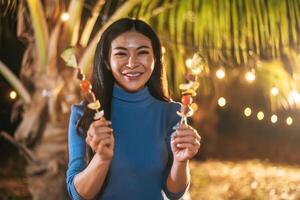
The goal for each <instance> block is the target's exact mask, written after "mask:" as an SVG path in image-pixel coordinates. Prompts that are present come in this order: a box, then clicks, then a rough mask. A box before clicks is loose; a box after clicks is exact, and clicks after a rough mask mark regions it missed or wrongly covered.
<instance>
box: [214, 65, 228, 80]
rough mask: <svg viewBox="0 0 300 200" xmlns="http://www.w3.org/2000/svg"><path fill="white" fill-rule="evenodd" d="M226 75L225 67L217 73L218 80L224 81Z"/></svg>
mask: <svg viewBox="0 0 300 200" xmlns="http://www.w3.org/2000/svg"><path fill="white" fill-rule="evenodd" d="M225 75H226V73H225V69H224V68H223V67H221V68H220V69H218V70H217V71H216V76H217V77H218V79H223V78H224V77H225Z"/></svg>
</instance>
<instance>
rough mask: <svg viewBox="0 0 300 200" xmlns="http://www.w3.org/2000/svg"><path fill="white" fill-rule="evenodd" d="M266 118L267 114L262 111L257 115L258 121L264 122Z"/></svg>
mask: <svg viewBox="0 0 300 200" xmlns="http://www.w3.org/2000/svg"><path fill="white" fill-rule="evenodd" d="M264 117H265V114H264V113H263V112H262V111H259V112H258V113H257V119H258V120H263V118H264Z"/></svg>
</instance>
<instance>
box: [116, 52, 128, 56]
mask: <svg viewBox="0 0 300 200" xmlns="http://www.w3.org/2000/svg"><path fill="white" fill-rule="evenodd" d="M114 56H126V53H125V52H116V53H115V54H114Z"/></svg>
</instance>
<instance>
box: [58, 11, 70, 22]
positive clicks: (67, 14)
mask: <svg viewBox="0 0 300 200" xmlns="http://www.w3.org/2000/svg"><path fill="white" fill-rule="evenodd" d="M60 19H61V20H62V21H64V22H66V21H68V20H69V19H70V15H69V13H67V12H63V13H62V14H61V16H60Z"/></svg>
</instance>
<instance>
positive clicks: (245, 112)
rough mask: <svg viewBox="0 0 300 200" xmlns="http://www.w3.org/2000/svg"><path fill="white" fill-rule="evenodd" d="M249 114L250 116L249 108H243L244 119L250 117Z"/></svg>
mask: <svg viewBox="0 0 300 200" xmlns="http://www.w3.org/2000/svg"><path fill="white" fill-rule="evenodd" d="M251 114H252V110H251V108H249V107H247V108H245V110H244V115H245V116H246V117H250V115H251Z"/></svg>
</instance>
